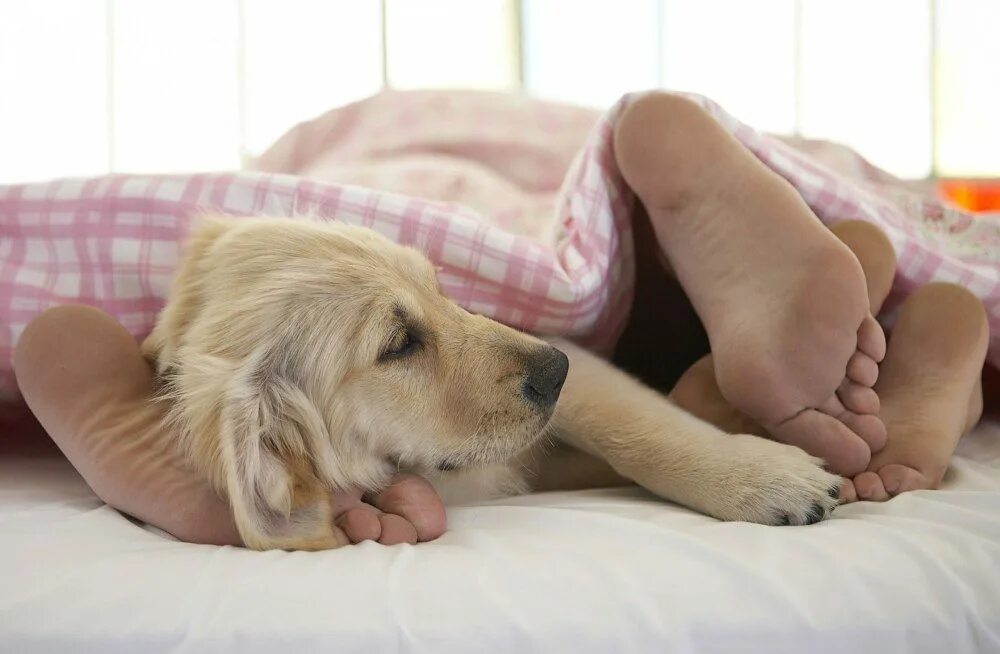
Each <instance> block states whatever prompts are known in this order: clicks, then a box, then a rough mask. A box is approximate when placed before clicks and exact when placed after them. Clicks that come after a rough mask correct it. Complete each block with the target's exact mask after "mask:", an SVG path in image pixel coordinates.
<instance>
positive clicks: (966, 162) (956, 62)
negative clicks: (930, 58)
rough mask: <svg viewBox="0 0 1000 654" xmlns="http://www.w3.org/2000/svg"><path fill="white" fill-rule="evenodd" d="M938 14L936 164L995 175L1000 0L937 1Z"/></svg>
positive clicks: (999, 163)
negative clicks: (999, 0) (997, 0)
mask: <svg viewBox="0 0 1000 654" xmlns="http://www.w3.org/2000/svg"><path fill="white" fill-rule="evenodd" d="M937 19H938V30H937V32H938V60H937V135H938V147H937V165H938V169H939V170H940V172H941V173H942V174H944V175H951V176H956V177H957V176H969V177H980V176H990V175H993V176H997V175H1000V72H998V69H1000V38H998V37H997V30H998V26H1000V2H996V0H947V1H939V2H938V3H937Z"/></svg>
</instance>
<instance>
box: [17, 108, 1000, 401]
mask: <svg viewBox="0 0 1000 654" xmlns="http://www.w3.org/2000/svg"><path fill="white" fill-rule="evenodd" d="M635 97H636V96H635V95H628V96H625V97H624V98H622V99H621V100H620V101H619V102H618V103H616V104H615V105H614V106H613V107H612V108H611V109H609V110H608V111H607V112H605V113H604V114H603V115H598V114H596V113H593V112H590V111H587V110H583V109H577V108H572V107H565V106H559V105H553V104H549V103H543V102H540V101H534V100H529V99H527V98H524V97H520V96H513V95H497V94H487V93H475V92H409V93H399V92H390V93H383V94H381V95H379V96H376V97H373V98H371V99H368V100H365V101H363V102H360V103H356V104H354V105H350V106H348V107H345V108H341V109H337V110H334V111H332V112H330V113H328V114H326V115H324V116H321V117H320V118H318V119H316V120H315V121H312V122H309V123H304V124H302V125H300V126H298V127H296V128H295V129H294V130H292V131H291V132H289V133H288V134H286V135H285V136H284V137H282V139H280V140H279V141H278V142H277V143H276V144H275V145H274V146H273V147H272V148H271V149H270V150H268V152H266V153H265V154H264V155H263V156H262V157H261V158H260V159H259V161H258V162H257V164H256V168H257V169H258V170H257V171H255V172H240V173H231V174H200V175H169V176H168V175H158V176H140V175H117V176H111V177H101V178H95V179H69V180H57V181H52V182H45V183H39V184H28V185H18V186H7V187H2V186H0V236H2V240H0V398H3V397H6V398H11V397H16V384H15V379H14V374H13V370H12V365H11V358H12V352H13V347H14V344H15V343H16V341H17V338H18V335H19V334H20V333H21V331H22V330H23V329H24V326H25V325H26V324H27V323H28V321H29V320H31V318H32V317H34V316H35V315H37V314H38V313H39V312H41V311H43V310H44V309H46V308H48V307H51V306H54V305H58V304H62V303H68V302H78V303H85V304H91V305H94V306H98V307H100V308H102V309H104V310H105V311H108V312H109V313H111V314H112V315H114V316H116V317H117V318H118V320H119V321H121V323H122V324H123V325H124V326H125V327H126V328H127V329H128V330H129V331H130V332H132V333H133V334H134V335H135V336H136V337H137V338H141V337H143V336H144V335H145V334H146V333H148V331H149V330H150V329H151V327H152V325H153V322H154V320H155V317H156V313H157V311H158V310H159V308H160V307H161V306H162V304H163V300H164V297H165V296H166V293H167V290H168V288H169V282H170V278H171V274H172V273H173V270H174V268H175V266H176V264H177V260H178V256H179V255H180V245H181V243H182V241H183V239H184V236H185V234H186V233H187V231H188V229H189V226H190V223H191V219H192V217H193V216H195V215H196V214H197V213H199V212H201V211H205V210H213V211H221V212H225V213H228V214H233V215H252V214H265V215H276V216H277V215H297V214H312V215H315V216H318V217H320V218H321V219H326V220H339V221H345V222H350V223H355V224H361V225H365V226H368V227H371V228H373V229H376V230H378V231H379V232H381V233H383V234H385V235H387V236H389V237H390V238H392V239H394V240H396V241H398V242H400V243H405V244H409V245H413V246H415V247H417V248H419V249H420V250H422V251H424V252H426V253H427V255H428V256H429V257H430V258H431V259H432V260H433V261H435V262H436V263H437V264H438V266H439V267H440V274H439V276H440V279H441V283H442V286H443V288H444V290H445V291H446V292H447V293H448V294H449V295H450V296H451V297H453V298H454V299H455V300H456V301H457V302H459V303H460V304H462V305H463V306H465V307H467V308H468V309H470V310H472V311H476V312H479V313H483V314H486V315H489V316H492V317H494V318H497V319H499V320H502V321H504V322H506V323H509V324H512V325H515V326H517V327H519V328H522V329H525V330H529V331H534V332H540V333H561V334H568V335H571V336H573V337H575V338H577V339H579V340H580V341H581V342H583V343H585V344H587V345H590V346H592V347H594V348H596V349H598V350H601V351H605V352H607V351H609V350H610V348H611V347H613V345H614V342H615V340H616V339H617V337H618V335H619V334H620V333H621V330H622V328H623V326H624V322H625V320H626V319H627V315H628V307H629V303H630V301H631V296H632V287H633V278H634V270H633V262H632V233H631V226H630V209H631V206H632V203H633V196H632V194H631V193H630V191H629V189H628V188H627V187H626V186H625V185H624V183H623V181H622V179H621V176H620V175H619V173H618V171H617V169H616V166H615V163H614V156H613V152H612V142H611V131H612V127H613V125H614V123H615V121H616V119H617V117H618V116H619V115H620V114H621V112H622V109H623V108H624V107H625V106H627V105H628V103H629V102H631V101H632V100H633V99H634V98H635ZM692 97H695V96H692ZM696 99H697V100H698V101H699V102H700V103H702V104H703V106H705V107H706V108H707V109H708V110H709V111H710V112H711V113H712V115H713V116H715V117H716V119H718V120H719V122H720V123H721V124H722V125H724V126H725V127H726V129H728V130H729V131H730V132H732V133H733V134H734V135H735V136H736V137H737V138H738V139H739V140H740V141H741V142H743V143H744V144H745V145H746V146H747V147H748V148H749V149H750V150H752V151H753V152H754V154H756V155H757V156H758V157H759V158H760V159H761V160H762V161H763V162H764V163H766V164H767V165H768V166H770V167H771V168H772V169H774V170H775V171H776V172H778V173H779V174H781V175H782V176H783V177H785V178H786V179H788V180H789V181H790V182H791V183H792V184H793V185H794V186H795V187H796V188H797V189H798V190H799V192H800V193H801V194H802V196H803V197H804V198H805V200H806V202H808V203H809V205H810V206H811V207H812V209H813V211H814V212H815V213H816V215H817V216H819V218H820V219H821V220H823V221H824V222H825V223H828V224H829V223H833V222H836V221H838V220H842V219H846V218H861V219H864V220H868V221H871V222H873V223H875V224H877V225H879V226H880V227H882V229H884V230H885V231H886V233H887V234H888V235H889V237H890V239H891V240H892V242H893V244H894V245H895V247H896V251H897V253H898V254H899V268H898V271H897V276H896V284H895V288H894V293H893V296H892V297H891V298H890V304H889V309H890V310H891V308H892V306H894V305H895V304H896V303H898V301H899V300H900V299H901V298H902V297H905V295H906V294H907V293H908V292H910V291H911V290H913V289H914V288H915V287H917V286H919V285H921V284H923V283H926V282H928V281H931V280H948V281H954V282H958V283H960V284H962V285H964V286H966V287H967V288H969V289H970V290H972V291H973V292H974V293H976V295H978V296H979V297H981V298H982V299H983V301H984V303H985V304H986V307H987V310H988V312H989V316H990V325H991V331H992V341H991V346H992V348H991V361H992V362H993V363H994V364H997V363H1000V265H998V263H1000V216H997V217H993V218H979V219H976V220H974V219H972V218H971V217H970V216H969V215H967V214H964V213H961V212H957V211H954V210H950V209H947V208H945V207H943V206H941V205H940V204H939V203H937V202H936V201H933V200H930V199H926V198H922V197H921V196H919V195H917V194H914V193H913V192H912V191H910V190H908V189H907V188H906V187H905V186H904V185H903V184H902V183H900V182H898V181H897V180H894V179H892V178H891V177H889V176H888V175H886V174H885V173H883V172H881V171H878V170H877V169H875V168H873V167H871V166H870V165H868V164H866V163H865V162H864V161H863V160H861V159H860V158H859V157H857V156H856V155H853V154H852V153H847V154H846V155H845V153H844V151H843V150H838V151H836V153H835V154H836V160H834V159H830V158H829V153H830V151H829V149H821V150H817V151H816V152H817V154H818V155H819V157H810V156H808V155H807V154H805V153H804V150H808V149H809V144H798V145H799V147H793V146H792V145H790V144H789V143H786V142H783V141H782V140H779V139H776V138H774V137H771V136H767V135H765V134H762V133H760V132H757V131H755V130H753V129H752V128H750V127H748V126H746V125H744V124H742V123H740V122H739V121H737V120H736V119H734V118H733V117H732V116H730V115H729V114H727V113H726V112H725V111H723V110H722V109H721V108H720V107H718V106H717V105H716V104H714V103H712V102H711V101H709V100H707V99H705V98H701V97H696ZM824 158H826V159H828V161H829V162H830V163H831V164H833V167H831V166H827V165H824V164H823V163H821V161H820V159H824ZM834 168H837V169H838V172H835V170H834ZM366 187H367V188H366ZM372 188H379V189H382V190H381V191H374V190H370V189H372Z"/></svg>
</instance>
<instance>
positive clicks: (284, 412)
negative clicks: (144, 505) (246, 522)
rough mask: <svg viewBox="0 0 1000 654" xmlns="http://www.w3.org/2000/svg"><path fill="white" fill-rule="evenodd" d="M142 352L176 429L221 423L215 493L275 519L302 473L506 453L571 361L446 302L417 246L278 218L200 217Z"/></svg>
mask: <svg viewBox="0 0 1000 654" xmlns="http://www.w3.org/2000/svg"><path fill="white" fill-rule="evenodd" d="M147 351H148V352H149V353H150V354H151V355H152V356H154V357H156V358H157V363H158V367H159V369H160V370H161V371H163V372H165V373H166V378H167V379H168V383H169V384H170V385H171V387H172V389H171V395H172V397H173V399H174V400H175V403H176V405H177V406H176V409H175V414H176V415H179V416H180V417H181V419H182V420H183V421H185V422H186V423H187V425H188V426H189V431H190V429H191V428H193V429H199V427H198V426H199V425H200V426H202V427H201V428H200V429H201V430H202V431H215V432H216V433H218V434H219V438H220V440H221V441H222V442H221V443H219V455H218V456H219V458H220V459H221V460H222V461H223V463H224V466H225V472H224V473H223V474H224V476H225V477H226V484H225V485H226V487H227V488H228V490H229V493H230V495H233V494H234V492H235V493H237V494H239V495H242V496H243V497H244V498H245V499H246V500H247V501H248V502H250V503H251V504H253V503H257V504H261V505H265V506H267V507H270V508H271V509H272V510H277V511H278V512H279V513H285V514H286V515H287V510H288V509H289V507H291V505H292V504H294V500H293V498H292V495H293V493H292V488H293V487H294V486H295V485H296V484H301V483H303V479H302V478H303V477H306V478H309V479H312V480H313V481H316V482H320V483H322V484H325V485H331V484H332V485H336V486H342V487H343V486H352V485H362V486H377V485H378V484H380V483H383V482H384V481H385V479H386V476H387V475H388V473H389V472H390V471H391V470H394V469H395V468H396V467H397V466H398V465H399V464H400V463H402V464H404V465H409V466H413V467H417V468H440V469H450V468H453V467H457V466H468V465H480V464H490V463H498V462H501V461H504V460H506V459H508V458H509V457H511V456H512V455H514V454H515V453H516V452H518V451H519V450H521V449H522V448H524V447H525V446H527V445H529V444H530V443H532V442H533V441H534V440H535V439H536V438H537V437H538V436H539V435H540V433H541V432H542V431H543V429H544V427H545V426H546V424H547V423H548V421H549V418H550V417H551V415H552V412H553V410H554V407H555V403H556V400H557V398H558V396H559V392H560V389H561V388H562V384H563V381H564V380H565V378H566V373H567V368H568V361H567V358H566V356H565V355H564V354H563V353H561V352H559V351H558V350H556V349H555V348H553V347H551V346H549V345H547V344H545V343H543V342H542V341H539V340H538V339H535V338H533V337H530V336H527V335H525V334H522V333H520V332H517V331H515V330H513V329H510V328H509V327H506V326H504V325H501V324H500V323H497V322H495V321H492V320H489V319H487V318H484V317H481V316H476V315H472V314H470V313H468V312H467V311H465V310H463V309H462V308H460V307H458V306H457V305H456V304H454V303H453V302H451V301H450V300H449V299H447V298H446V297H445V296H444V295H443V294H442V292H441V289H440V287H439V286H438V283H437V279H436V275H435V270H434V268H433V267H432V266H431V264H430V263H429V262H428V261H427V259H426V258H425V257H424V256H423V255H421V254H420V253H418V252H417V251H415V250H412V249H410V248H406V247H402V246H399V245H397V244H395V243H393V242H391V241H389V240H387V239H385V238H383V237H381V236H379V235H378V234H376V233H375V232H372V231H370V230H367V229H363V228H359V227H352V226H348V225H342V224H321V223H313V222H307V221H289V220H251V219H246V220H239V221H236V220H227V219H211V220H206V221H205V222H204V223H203V224H202V226H201V227H200V228H199V229H198V230H196V231H195V232H194V234H193V236H192V239H191V243H190V246H189V255H188V257H187V259H186V261H185V262H184V264H183V265H182V269H181V272H180V274H179V276H178V279H177V281H176V282H175V286H174V290H173V294H172V296H171V298H170V302H169V303H168V305H167V307H166V308H165V309H164V311H163V313H162V314H161V316H160V320H159V322H158V324H157V328H156V330H154V333H153V334H152V335H151V337H150V339H149V341H147ZM215 414H218V415H215ZM211 425H217V428H216V429H214V430H212V429H209V428H207V426H211ZM210 437H211V435H210V434H205V435H202V436H197V435H189V438H196V439H197V438H210ZM291 469H294V470H295V471H296V472H294V473H291V472H289V470H291ZM234 484H235V486H236V488H234Z"/></svg>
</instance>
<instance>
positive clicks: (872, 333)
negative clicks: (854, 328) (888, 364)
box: [858, 315, 885, 361]
mask: <svg viewBox="0 0 1000 654" xmlns="http://www.w3.org/2000/svg"><path fill="white" fill-rule="evenodd" d="M858 349H859V350H861V351H862V352H864V353H865V354H867V355H868V356H870V357H871V358H872V359H874V360H875V361H881V360H882V359H884V358H885V332H884V331H882V325H880V324H878V321H877V320H875V319H874V318H872V317H871V315H869V316H868V317H866V318H865V319H864V321H863V322H862V323H861V327H860V328H858Z"/></svg>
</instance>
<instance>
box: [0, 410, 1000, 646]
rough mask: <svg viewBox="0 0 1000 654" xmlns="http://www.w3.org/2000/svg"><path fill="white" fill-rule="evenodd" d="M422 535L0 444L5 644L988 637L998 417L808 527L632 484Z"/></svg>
mask: <svg viewBox="0 0 1000 654" xmlns="http://www.w3.org/2000/svg"><path fill="white" fill-rule="evenodd" d="M450 521H451V530H450V531H449V533H448V534H446V535H445V536H444V537H443V538H441V539H440V540H439V541H437V542H435V543H430V544H423V545H419V546H417V547H410V546H396V547H391V548H389V547H382V546H379V545H375V544H370V543H368V544H363V545H360V546H356V547H352V548H347V549H343V550H338V551H333V552H323V553H304V552H298V553H284V552H267V553H257V552H250V551H246V550H241V549H236V548H217V547H210V546H195V545H187V544H182V543H178V542H175V541H172V540H170V539H168V538H165V537H163V536H162V535H161V534H158V533H155V532H154V531H152V530H148V529H145V528H142V527H140V526H137V525H135V524H133V523H132V522H130V521H129V520H127V519H125V518H123V517H122V516H121V515H119V514H118V513H116V512H115V511H113V510H111V509H109V508H108V507H106V506H103V505H102V504H101V503H100V502H99V501H98V500H97V499H96V498H95V497H94V495H93V494H92V493H91V492H90V491H89V490H88V489H87V487H86V486H85V485H84V484H83V482H82V481H81V480H80V478H79V477H78V476H77V475H76V474H75V473H74V472H73V470H72V469H71V468H70V467H69V466H68V465H67V464H66V463H65V462H63V461H60V460H58V459H53V458H51V457H50V458H43V459H11V458H7V459H6V460H2V461H0V651H3V652H19V653H20V652H34V651H46V652H70V651H72V652H159V651H174V652H230V651H231V652H239V653H240V654H252V653H254V652H281V653H282V654H285V653H288V652H300V651H302V652H304V651H321V650H322V651H336V652H365V653H366V654H370V653H373V652H410V651H413V652H433V653H434V654H440V653H445V652H490V653H495V652H630V651H633V652H665V651H672V652H675V651H676V652H680V651H692V652H693V651H697V652H748V651H750V652H752V651H759V652H831V653H836V654H847V653H853V652H879V653H880V654H888V653H893V652H906V653H913V652H933V653H934V654H940V653H946V654H958V653H960V652H1000V427H998V426H996V425H994V426H990V427H982V428H980V430H979V431H978V433H976V434H974V435H973V436H971V437H968V438H967V439H966V440H965V441H964V442H963V443H962V445H961V447H960V450H959V454H958V456H957V457H956V459H955V462H954V466H953V469H952V470H951V471H950V473H949V477H948V479H947V483H946V485H945V489H944V490H942V491H938V492H919V493H912V494H909V495H907V496H904V497H900V498H898V499H895V500H893V501H891V502H888V503H886V504H868V503H862V504H857V505H853V506H849V507H842V508H840V509H838V510H837V512H836V518H835V519H833V520H829V521H826V522H823V523H820V524H817V525H814V526H810V527H784V528H768V527H759V526H755V525H748V524H725V523H720V522H716V521H715V520H712V519H710V518H706V517H704V516H700V515H697V514H695V513H692V512H690V511H687V510H685V509H681V508H678V507H676V506H671V505H668V504H665V503H662V502H660V501H658V500H656V499H655V498H653V497H652V496H650V495H648V494H646V493H644V492H643V491H641V490H638V489H634V488H633V489H614V490H600V491H584V492H575V493H549V494H540V495H534V496H527V497H518V498H512V499H507V500H503V501H497V502H492V503H488V504H486V505H482V506H474V507H460V508H455V509H452V510H451V512H450Z"/></svg>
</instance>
